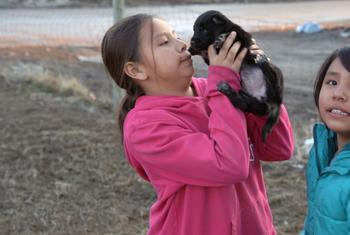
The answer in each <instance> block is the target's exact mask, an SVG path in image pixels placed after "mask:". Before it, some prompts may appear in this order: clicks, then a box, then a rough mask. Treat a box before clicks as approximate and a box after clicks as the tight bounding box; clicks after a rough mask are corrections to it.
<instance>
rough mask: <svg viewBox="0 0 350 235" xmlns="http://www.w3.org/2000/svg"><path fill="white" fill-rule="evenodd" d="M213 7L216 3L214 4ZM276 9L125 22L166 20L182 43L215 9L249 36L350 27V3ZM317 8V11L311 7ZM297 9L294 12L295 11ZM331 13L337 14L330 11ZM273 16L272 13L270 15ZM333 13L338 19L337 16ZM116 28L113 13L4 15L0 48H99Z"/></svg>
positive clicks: (188, 12) (186, 9)
mask: <svg viewBox="0 0 350 235" xmlns="http://www.w3.org/2000/svg"><path fill="white" fill-rule="evenodd" d="M213 2H214V1H213ZM337 2H340V4H334V6H329V3H328V2H318V3H317V4H314V3H313V2H301V3H293V5H291V4H289V3H275V4H240V3H231V4H228V3H225V4H218V3H216V4H186V5H159V6H157V5H155V4H150V5H142V6H127V7H126V8H125V10H124V16H128V15H132V14H136V13H141V12H142V13H149V14H153V15H157V16H159V17H161V18H164V19H165V20H167V21H168V22H169V23H170V25H172V26H173V27H174V29H175V30H176V31H177V32H178V34H180V35H181V36H182V37H183V38H185V39H186V38H189V37H190V35H191V33H192V25H193V22H194V20H195V18H196V17H197V16H198V15H199V14H200V13H202V12H204V11H206V10H209V9H215V10H219V11H221V12H223V13H224V14H225V15H227V16H228V17H229V18H230V19H231V20H233V21H234V22H236V23H238V24H240V25H242V26H243V27H244V28H245V29H246V30H248V31H259V30H294V29H295V27H296V26H297V25H298V24H301V23H303V22H306V21H316V22H320V23H322V24H325V25H327V24H328V26H331V24H332V26H333V27H338V26H341V25H344V24H348V25H349V22H350V16H348V12H347V11H346V9H349V8H350V3H349V2H348V1H337ZM312 4H313V5H312ZM291 6H293V8H291ZM329 7H332V8H333V10H332V11H330V10H329ZM266 10H268V12H266ZM332 12H334V13H332ZM112 24H113V10H112V8H111V7H109V8H73V9H72V8H59V9H44V8H42V9H40V8H39V9H33V8H31V9H0V29H1V30H0V47H8V46H26V45H35V46H38V45H39V46H40V45H43V46H57V45H73V46H76V45H78V46H98V45H99V44H100V42H101V38H102V37H103V35H104V33H105V32H106V30H107V29H108V28H109V27H110V26H111V25H112Z"/></svg>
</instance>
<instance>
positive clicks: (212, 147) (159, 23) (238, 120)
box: [102, 14, 293, 235]
mask: <svg viewBox="0 0 350 235" xmlns="http://www.w3.org/2000/svg"><path fill="white" fill-rule="evenodd" d="M234 38H235V33H234V32H233V33H231V35H230V37H228V39H227V40H226V41H225V44H224V46H223V48H222V49H221V50H220V52H219V54H217V53H216V51H215V49H214V48H213V47H212V46H210V47H209V60H210V66H209V69H208V78H207V79H199V78H193V77H192V75H193V73H194V69H193V65H192V60H191V56H190V54H189V52H188V51H187V46H186V44H185V43H184V42H183V41H182V40H180V39H179V38H178V37H177V35H176V33H175V31H174V30H173V29H172V28H171V27H170V26H169V25H168V24H167V23H166V22H164V21H163V20H160V19H158V18H154V17H152V16H149V15H145V14H138V15H134V16H130V17H128V18H125V19H124V20H123V21H121V22H119V23H117V24H116V25H114V26H112V27H111V28H110V29H109V30H108V31H107V33H106V34H105V36H104V38H103V42H102V57H103V62H104V64H105V66H106V68H107V70H108V72H109V74H110V75H111V77H112V78H113V80H114V81H115V82H116V83H117V84H118V86H119V87H121V88H123V89H125V90H126V96H125V98H124V100H123V103H122V107H121V111H120V114H119V124H120V127H121V131H122V133H123V145H124V151H125V155H126V157H127V159H128V161H129V163H130V164H131V166H132V167H133V168H134V169H135V170H136V172H137V173H138V174H139V175H140V176H142V177H143V178H144V179H145V180H147V181H149V182H150V183H151V184H152V185H153V187H154V190H155V191H156V194H157V199H156V201H155V202H154V204H153V205H152V207H151V209H150V216H149V230H148V234H149V235H163V234H164V235H172V234H174V235H206V234H207V235H216V234H219V235H229V234H244V235H249V234H252V235H256V234H259V235H262V234H274V233H275V230H274V227H273V224H272V217H271V212H270V209H269V205H268V200H267V196H266V192H265V187H264V181H263V176H262V173H261V167H260V163H259V161H260V160H268V161H273V160H282V159H288V158H289V157H290V156H291V153H292V151H293V140H292V130H291V126H290V122H289V119H288V115H287V112H286V110H285V109H284V107H282V109H281V110H282V111H281V115H280V120H279V123H278V124H277V125H276V127H275V128H274V129H273V131H272V133H271V134H270V135H269V137H268V140H267V144H263V143H262V142H261V141H260V136H261V129H262V126H263V125H264V118H261V117H254V116H251V115H245V114H244V113H243V112H242V111H240V110H238V109H236V108H234V107H233V106H232V105H231V103H230V101H229V100H228V98H227V97H225V96H224V95H223V94H221V93H220V92H218V91H217V89H216V87H217V84H218V83H219V82H221V81H226V82H228V83H229V84H230V85H231V86H232V87H233V88H234V89H235V90H236V91H238V90H239V89H240V77H239V74H238V71H239V69H240V66H241V62H242V60H243V58H244V56H245V54H246V52H247V49H243V50H241V51H240V52H239V53H238V51H239V48H240V44H239V43H233V41H234ZM250 140H251V141H250Z"/></svg>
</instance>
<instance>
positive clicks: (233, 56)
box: [226, 42, 241, 63]
mask: <svg viewBox="0 0 350 235" xmlns="http://www.w3.org/2000/svg"><path fill="white" fill-rule="evenodd" d="M239 48H241V43H240V42H235V43H234V44H233V45H232V47H231V49H230V51H229V52H228V53H227V56H226V59H227V60H228V62H230V63H233V62H234V61H235V59H236V57H237V53H238V51H239Z"/></svg>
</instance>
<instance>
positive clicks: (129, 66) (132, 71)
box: [124, 62, 148, 80]
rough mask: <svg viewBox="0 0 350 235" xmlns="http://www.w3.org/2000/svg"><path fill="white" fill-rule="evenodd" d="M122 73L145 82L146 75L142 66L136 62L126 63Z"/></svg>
mask: <svg viewBox="0 0 350 235" xmlns="http://www.w3.org/2000/svg"><path fill="white" fill-rule="evenodd" d="M124 72H125V73H126V74H127V75H128V76H129V77H131V78H134V79H137V80H146V79H147V77H148V76H147V73H146V70H145V69H144V68H143V66H142V65H141V64H139V63H137V62H126V64H125V65H124Z"/></svg>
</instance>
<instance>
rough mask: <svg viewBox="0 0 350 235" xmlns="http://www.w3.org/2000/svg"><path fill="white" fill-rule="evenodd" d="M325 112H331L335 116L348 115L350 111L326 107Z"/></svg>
mask: <svg viewBox="0 0 350 235" xmlns="http://www.w3.org/2000/svg"><path fill="white" fill-rule="evenodd" d="M327 112H329V113H331V115H332V116H337V117H348V116H349V115H350V113H348V112H346V111H344V110H342V109H340V108H333V107H332V108H329V109H327Z"/></svg>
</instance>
